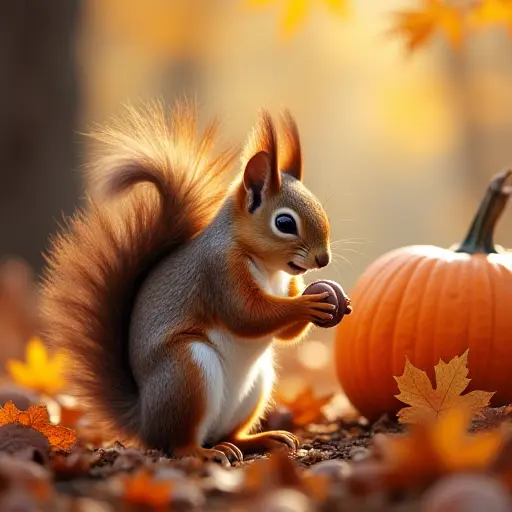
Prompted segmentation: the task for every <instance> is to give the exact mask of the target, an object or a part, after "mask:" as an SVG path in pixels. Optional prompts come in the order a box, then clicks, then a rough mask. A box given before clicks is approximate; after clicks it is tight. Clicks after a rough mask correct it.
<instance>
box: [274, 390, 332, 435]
mask: <svg viewBox="0 0 512 512" xmlns="http://www.w3.org/2000/svg"><path fill="white" fill-rule="evenodd" d="M333 396H334V393H330V394H328V395H326V396H323V397H320V398H319V397H316V396H315V394H314V392H313V388H312V387H307V388H305V389H304V390H303V391H301V392H300V393H299V394H298V395H297V396H296V397H295V398H293V399H286V398H284V397H283V396H279V395H278V396H277V398H276V402H277V403H279V404H282V405H284V406H286V407H287V408H288V409H289V410H290V411H291V413H292V415H293V422H294V423H295V425H297V426H304V425H307V424H308V423H312V422H314V421H318V420H319V419H322V418H323V412H322V408H323V407H324V406H325V405H327V404H328V403H329V402H330V401H331V400H332V398H333Z"/></svg>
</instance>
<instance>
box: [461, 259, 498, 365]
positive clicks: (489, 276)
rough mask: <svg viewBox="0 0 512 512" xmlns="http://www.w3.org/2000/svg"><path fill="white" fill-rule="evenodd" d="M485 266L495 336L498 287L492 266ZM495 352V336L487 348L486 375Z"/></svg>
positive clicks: (492, 327) (492, 328) (491, 338)
mask: <svg viewBox="0 0 512 512" xmlns="http://www.w3.org/2000/svg"><path fill="white" fill-rule="evenodd" d="M484 263H488V262H484ZM483 266H484V268H485V275H486V276H487V280H488V282H489V288H490V293H489V298H490V301H491V304H490V310H491V312H492V314H491V315H490V318H491V329H490V332H491V333H493V334H494V325H495V323H496V319H495V318H494V311H495V309H496V299H495V293H496V287H495V286H494V279H493V276H492V273H491V272H492V265H490V264H486V265H483ZM493 350H494V336H490V340H489V344H488V347H487V359H486V361H485V373H486V374H488V372H489V368H490V366H491V359H492V358H491V354H492V353H493ZM468 366H469V365H468Z"/></svg>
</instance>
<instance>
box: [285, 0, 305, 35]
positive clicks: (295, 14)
mask: <svg viewBox="0 0 512 512" xmlns="http://www.w3.org/2000/svg"><path fill="white" fill-rule="evenodd" d="M307 8H308V0H288V6H287V8H286V11H285V14H284V18H283V23H282V30H283V34H284V35H285V36H290V35H291V34H292V33H293V32H294V31H296V30H297V28H298V27H299V26H300V25H301V24H302V23H304V22H305V21H306V17H307Z"/></svg>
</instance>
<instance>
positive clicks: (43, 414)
mask: <svg viewBox="0 0 512 512" xmlns="http://www.w3.org/2000/svg"><path fill="white" fill-rule="evenodd" d="M8 423H20V424H21V425H25V426H27V427H30V428H33V429H34V430H37V431H38V432H41V434H43V435H44V436H45V437H46V438H47V439H48V442H49V443H50V446H51V447H52V448H53V449H54V450H63V451H68V450H69V449H70V448H71V447H72V446H73V445H74V444H75V442H76V434H75V432H73V430H70V429H69V428H65V427H62V426H61V425H53V424H52V423H50V417H49V415H48V410H47V409H46V406H45V405H34V406H32V407H30V408H29V409H28V410H27V411H19V410H18V409H17V407H16V406H15V405H14V404H13V403H12V402H11V401H9V402H7V403H6V404H5V405H4V406H3V407H2V408H0V425H6V424H8Z"/></svg>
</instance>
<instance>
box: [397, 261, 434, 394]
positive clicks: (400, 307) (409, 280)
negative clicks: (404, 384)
mask: <svg viewBox="0 0 512 512" xmlns="http://www.w3.org/2000/svg"><path fill="white" fill-rule="evenodd" d="M411 259H412V258H411ZM412 261H413V262H414V263H415V268H414V269H413V271H412V273H411V274H410V275H409V276H407V283H406V285H405V288H404V289H403V292H402V297H401V299H400V304H399V305H398V308H397V312H396V315H395V325H394V329H393V335H392V338H391V353H392V354H393V355H394V356H395V358H394V360H393V364H392V368H393V372H392V373H393V375H400V374H401V373H402V372H403V370H404V365H405V361H402V359H403V358H402V356H404V355H405V356H409V357H410V354H407V352H408V351H407V350H406V348H407V345H406V348H405V349H403V350H402V347H400V345H399V344H398V342H397V326H399V325H400V322H401V320H402V318H401V316H402V312H403V310H404V301H405V298H406V297H407V292H408V290H410V287H411V285H412V284H413V283H414V278H415V275H416V273H417V272H418V269H420V268H421V267H422V265H423V264H424V263H427V262H428V261H429V259H428V258H427V257H426V256H423V255H421V256H420V257H419V258H414V259H412ZM402 279H404V276H402ZM409 341H410V340H409ZM397 353H398V354H399V355H400V362H399V364H398V365H397V364H396V355H397ZM413 358H414V354H413ZM414 363H416V361H414ZM395 387H396V385H395ZM397 389H398V388H397ZM393 394H396V393H395V392H394V393H393Z"/></svg>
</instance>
